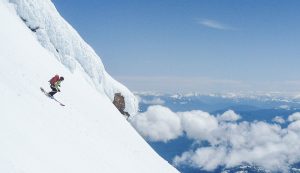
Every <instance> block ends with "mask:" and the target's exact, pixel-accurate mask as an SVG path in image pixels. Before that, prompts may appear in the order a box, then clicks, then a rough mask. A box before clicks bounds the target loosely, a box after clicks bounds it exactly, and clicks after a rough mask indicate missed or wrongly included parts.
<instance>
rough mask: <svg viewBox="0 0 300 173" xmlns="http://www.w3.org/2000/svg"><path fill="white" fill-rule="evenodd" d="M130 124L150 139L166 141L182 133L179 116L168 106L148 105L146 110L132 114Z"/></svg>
mask: <svg viewBox="0 0 300 173" xmlns="http://www.w3.org/2000/svg"><path fill="white" fill-rule="evenodd" d="M131 124H132V125H133V127H135V129H136V130H137V131H138V132H139V133H140V134H141V135H142V136H144V137H145V138H147V139H149V140H151V141H163V142H167V141H168V140H171V139H176V138H177V137H179V136H180V135H181V134H182V128H181V122H180V118H179V117H178V116H177V115H176V114H175V113H174V112H172V111H171V110H170V109H169V108H166V107H163V106H159V105H156V106H150V107H149V108H148V109H147V111H146V112H144V113H140V114H138V115H136V116H134V117H133V118H132V120H131Z"/></svg>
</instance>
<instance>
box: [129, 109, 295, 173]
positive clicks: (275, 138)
mask: <svg viewBox="0 0 300 173" xmlns="http://www.w3.org/2000/svg"><path fill="white" fill-rule="evenodd" d="M240 118H241V117H240V116H239V115H238V114H236V113H235V112H234V111H232V110H228V111H226V112H224V113H223V114H221V115H217V116H214V115H211V114H209V113H207V112H203V111H200V110H194V111H190V112H177V113H175V112H172V111H171V110H170V109H168V108H166V107H163V106H151V107H149V109H148V110H147V112H145V113H141V114H139V115H137V116H136V117H134V118H133V120H132V124H133V126H134V127H135V128H136V129H137V130H138V131H139V132H140V133H141V135H143V136H144V137H146V138H148V139H150V140H152V141H164V142H167V141H168V140H171V139H175V138H177V137H179V136H181V135H182V134H186V136H187V137H188V138H190V139H193V140H194V142H195V145H196V148H194V147H195V145H194V147H193V149H192V150H187V151H185V152H183V153H181V154H180V155H177V156H176V157H174V159H173V164H174V165H176V166H181V165H188V166H192V167H195V168H199V169H202V170H207V171H212V170H214V169H216V168H218V167H219V166H224V167H225V168H231V167H235V166H240V165H243V164H249V165H255V166H258V167H261V168H264V169H266V170H269V171H270V172H288V171H289V169H290V166H291V165H293V164H295V163H299V162H300V152H299V151H300V113H294V114H292V115H290V116H289V118H288V120H289V121H288V122H290V123H289V124H288V126H287V127H286V128H282V127H281V126H280V125H279V124H274V123H267V122H264V121H255V122H247V121H237V120H239V119H240ZM273 120H274V121H276V122H277V123H282V122H284V119H283V118H282V117H279V116H277V117H275V118H274V119H273ZM203 142H205V143H206V145H205V146H202V145H201V144H202V143H203ZM197 145H198V146H197Z"/></svg>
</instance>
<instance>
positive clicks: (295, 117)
mask: <svg viewBox="0 0 300 173" xmlns="http://www.w3.org/2000/svg"><path fill="white" fill-rule="evenodd" d="M297 120H300V112H296V113H293V114H292V115H290V116H289V117H288V121H297Z"/></svg>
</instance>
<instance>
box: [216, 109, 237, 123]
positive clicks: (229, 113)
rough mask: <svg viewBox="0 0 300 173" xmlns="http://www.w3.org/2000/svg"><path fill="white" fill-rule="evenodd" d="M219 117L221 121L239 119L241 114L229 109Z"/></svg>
mask: <svg viewBox="0 0 300 173" xmlns="http://www.w3.org/2000/svg"><path fill="white" fill-rule="evenodd" d="M217 118H218V120H219V121H237V120H239V119H241V116H240V115H238V114H236V113H235V112H234V111H233V110H228V111H226V112H224V113H223V114H222V115H220V116H218V117H217Z"/></svg>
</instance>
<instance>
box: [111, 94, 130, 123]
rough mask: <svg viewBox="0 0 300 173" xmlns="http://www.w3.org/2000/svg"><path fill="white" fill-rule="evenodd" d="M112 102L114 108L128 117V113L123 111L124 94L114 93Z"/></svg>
mask: <svg viewBox="0 0 300 173" xmlns="http://www.w3.org/2000/svg"><path fill="white" fill-rule="evenodd" d="M113 104H114V105H115V106H116V108H117V109H118V110H119V111H120V113H121V114H123V115H125V116H126V117H127V118H129V116H130V114H129V113H128V112H125V111H124V109H125V99H124V96H122V95H121V93H115V97H114V101H113Z"/></svg>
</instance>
